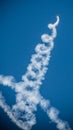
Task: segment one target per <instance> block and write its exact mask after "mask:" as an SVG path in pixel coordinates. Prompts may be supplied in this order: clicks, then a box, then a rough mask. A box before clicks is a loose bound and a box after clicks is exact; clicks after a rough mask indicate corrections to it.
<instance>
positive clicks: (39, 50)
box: [0, 16, 71, 130]
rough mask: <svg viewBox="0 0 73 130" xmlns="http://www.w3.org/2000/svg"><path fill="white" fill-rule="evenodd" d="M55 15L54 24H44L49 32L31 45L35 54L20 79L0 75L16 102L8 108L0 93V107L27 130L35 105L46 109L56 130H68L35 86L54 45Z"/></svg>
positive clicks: (43, 74) (0, 80) (41, 78)
mask: <svg viewBox="0 0 73 130" xmlns="http://www.w3.org/2000/svg"><path fill="white" fill-rule="evenodd" d="M58 23H59V17H58V16H57V21H56V22H55V23H54V24H48V28H49V29H51V30H52V34H51V35H48V34H43V35H42V36H41V40H42V42H43V43H41V44H40V43H39V44H38V45H37V46H36V47H35V54H33V55H32V57H31V60H30V64H29V65H28V67H27V70H26V73H25V74H24V75H22V81H20V82H16V81H15V78H14V77H13V76H4V75H0V84H2V85H3V86H8V87H11V89H13V91H15V92H16V104H14V105H13V106H12V108H11V107H10V106H9V105H8V104H7V103H6V101H5V98H4V96H3V95H2V93H0V107H2V108H3V110H4V111H5V112H6V113H7V115H8V116H9V117H10V119H11V120H12V121H13V122H14V123H15V124H16V125H17V126H18V127H20V128H21V129H23V130H31V128H32V126H33V125H35V124H36V115H35V112H36V111H37V105H40V106H41V108H42V109H43V110H44V111H45V112H46V114H47V116H48V117H49V118H50V120H51V121H52V122H54V123H56V127H57V129H59V130H71V129H70V127H69V125H68V123H67V122H65V121H62V120H61V119H59V117H58V115H59V111H58V110H57V109H56V108H54V107H52V106H51V104H50V101H49V100H46V99H44V97H43V96H42V95H41V94H40V91H39V88H40V86H41V84H42V80H44V79H45V74H46V72H47V70H48V67H47V65H48V64H49V60H50V54H51V51H52V49H53V47H54V38H55V37H56V35H57V32H56V26H57V25H58Z"/></svg>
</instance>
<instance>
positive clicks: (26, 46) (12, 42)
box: [0, 0, 73, 130]
mask: <svg viewBox="0 0 73 130" xmlns="http://www.w3.org/2000/svg"><path fill="white" fill-rule="evenodd" d="M56 15H59V17H60V24H59V26H58V27H57V31H58V35H57V38H56V39H55V47H54V49H53V51H52V54H51V56H52V57H51V60H50V64H49V66H48V68H49V69H48V72H47V74H46V79H45V81H43V85H42V86H41V89H40V92H41V94H42V95H43V96H44V97H45V98H48V99H50V101H51V104H52V105H53V106H55V107H57V108H58V109H59V110H60V111H61V114H60V117H62V119H64V120H67V121H69V124H70V126H71V127H72V128H73V126H72V124H73V1H72V0H69V1H68V0H64V1H63V0H38V1H34V0H31V1H30V0H18V1H17V0H15V1H14V0H3V1H1V0H0V74H4V75H13V76H15V78H16V80H17V81H20V80H21V76H22V74H24V73H25V72H26V67H27V65H28V64H29V62H30V58H31V55H32V54H33V53H34V48H35V46H36V45H37V43H39V42H41V34H43V33H50V31H49V30H48V28H47V24H48V23H50V22H51V23H53V22H55V20H56ZM1 89H2V90H3V92H4V93H5V94H6V97H7V99H9V96H10V95H8V91H9V90H4V89H3V88H2V86H1ZM10 94H11V92H10ZM12 96H14V95H13V93H12ZM9 102H10V103H12V102H14V100H13V99H9ZM0 112H1V113H2V114H1V115H0V118H1V123H0V130H6V129H7V130H10V129H11V130H13V129H14V130H19V128H18V127H16V126H15V125H14V124H13V123H11V122H10V120H9V119H8V118H7V116H6V115H5V113H3V111H2V109H0ZM9 122H10V123H9ZM37 122H38V123H37V125H36V126H34V127H33V130H35V129H39V130H40V129H46V130H48V129H53V130H56V128H55V126H53V125H51V124H49V123H48V122H49V120H48V118H47V116H46V114H45V113H44V112H43V111H42V110H41V109H40V108H38V111H37ZM3 124H5V128H4V126H3Z"/></svg>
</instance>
